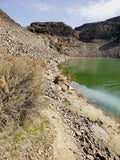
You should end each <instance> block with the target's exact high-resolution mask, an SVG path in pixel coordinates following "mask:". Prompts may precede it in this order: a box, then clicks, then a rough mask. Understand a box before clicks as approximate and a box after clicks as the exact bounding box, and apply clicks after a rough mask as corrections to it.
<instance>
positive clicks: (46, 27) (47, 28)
mask: <svg viewBox="0 0 120 160" xmlns="http://www.w3.org/2000/svg"><path fill="white" fill-rule="evenodd" d="M27 29H28V30H30V31H31V32H35V33H38V34H39V33H42V34H49V35H52V36H53V35H56V36H65V37H69V36H71V35H72V34H73V31H74V30H73V29H72V27H70V26H68V25H66V24H64V23H63V22H34V23H31V25H30V26H28V27H27Z"/></svg>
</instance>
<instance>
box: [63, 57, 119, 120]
mask: <svg viewBox="0 0 120 160" xmlns="http://www.w3.org/2000/svg"><path fill="white" fill-rule="evenodd" d="M60 69H62V71H63V74H64V75H66V76H68V75H69V74H70V75H71V77H72V80H73V81H75V82H78V83H79V84H80V85H79V89H81V88H84V91H85V94H86V96H88V98H89V99H90V100H91V101H92V100H93V101H94V102H95V103H96V104H97V105H98V106H99V107H101V108H103V109H104V110H105V111H107V112H110V113H113V114H115V115H116V116H117V117H118V118H120V60H111V59H110V60H105V59H74V60H69V61H66V62H64V63H62V64H61V65H60ZM74 85H75V83H74ZM74 85H73V86H74Z"/></svg>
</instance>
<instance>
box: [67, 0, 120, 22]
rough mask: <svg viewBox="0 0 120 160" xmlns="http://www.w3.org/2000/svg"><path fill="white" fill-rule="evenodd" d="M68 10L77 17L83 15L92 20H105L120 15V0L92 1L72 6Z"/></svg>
mask: <svg viewBox="0 0 120 160" xmlns="http://www.w3.org/2000/svg"><path fill="white" fill-rule="evenodd" d="M66 11H67V12H68V14H71V15H72V16H75V17H76V16H77V17H82V18H86V19H88V20H92V21H96V20H97V21H98V20H104V19H107V18H111V17H114V16H118V15H120V0H100V1H99V2H93V1H91V2H89V3H88V5H86V6H81V5H79V6H78V5H77V6H70V7H68V8H67V9H66Z"/></svg>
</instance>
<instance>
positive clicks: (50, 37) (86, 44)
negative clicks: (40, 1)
mask: <svg viewBox="0 0 120 160" xmlns="http://www.w3.org/2000/svg"><path fill="white" fill-rule="evenodd" d="M26 28H27V29H28V30H29V31H31V32H33V33H36V34H37V36H38V37H39V38H40V39H44V42H45V45H47V46H48V47H50V48H52V49H55V50H57V51H58V52H59V53H62V54H65V55H68V56H72V57H96V58H117V59H119V58H120V46H119V43H120V17H115V18H112V19H109V20H106V21H103V22H96V23H89V24H84V25H82V26H80V27H76V28H75V29H72V28H71V27H70V26H68V25H66V24H64V23H62V22H46V23H41V22H35V23H32V24H31V25H30V26H28V27H26ZM43 35H44V36H43Z"/></svg>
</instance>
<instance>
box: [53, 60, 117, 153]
mask: <svg viewBox="0 0 120 160" xmlns="http://www.w3.org/2000/svg"><path fill="white" fill-rule="evenodd" d="M68 59H69V58H68ZM68 59H64V61H65V60H68ZM70 59H71V57H70ZM61 62H63V59H62V61H60V62H59V64H60V63H61ZM59 64H56V63H55V66H54V67H55V68H57V65H59ZM57 69H58V68H57ZM55 70H56V69H55ZM57 75H59V76H62V77H63V79H64V80H65V81H66V78H65V76H64V75H63V74H62V72H61V71H60V70H59V71H58V74H57ZM54 77H55V76H54ZM53 79H54V78H53ZM65 92H69V91H67V90H66V91H65ZM70 92H72V98H71V93H70V95H65V96H64V99H65V98H67V99H68V101H69V102H70V104H71V105H68V104H66V103H68V102H65V106H66V107H67V108H68V107H69V109H70V110H71V111H73V112H75V113H79V115H80V116H83V117H86V118H87V117H88V118H90V120H91V121H93V122H94V123H98V125H99V127H100V128H102V129H103V130H104V131H105V134H106V133H107V135H108V137H109V138H110V139H109V140H108V141H109V142H107V143H106V142H104V141H105V139H104V140H103V139H102V140H100V139H99V136H102V134H101V135H99V134H98V133H96V134H98V135H99V136H98V139H99V140H100V141H103V143H105V144H104V145H105V146H108V147H110V148H111V150H112V149H113V148H114V149H113V151H114V152H116V153H118V154H120V142H119V138H120V123H119V122H118V120H117V119H116V118H114V117H113V116H108V115H106V113H105V112H104V111H103V110H101V109H99V108H97V107H96V106H95V105H93V104H89V103H88V102H86V100H85V99H83V98H82V97H78V95H77V94H76V93H75V91H74V90H73V91H70ZM67 94H68V93H67ZM78 106H79V107H78ZM63 119H64V118H63ZM98 130H99V129H98ZM98 132H99V131H98ZM103 135H104V134H103ZM95 137H97V136H96V135H95ZM102 137H103V136H102ZM116 138H117V139H118V140H116V142H115V139H116Z"/></svg>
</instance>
